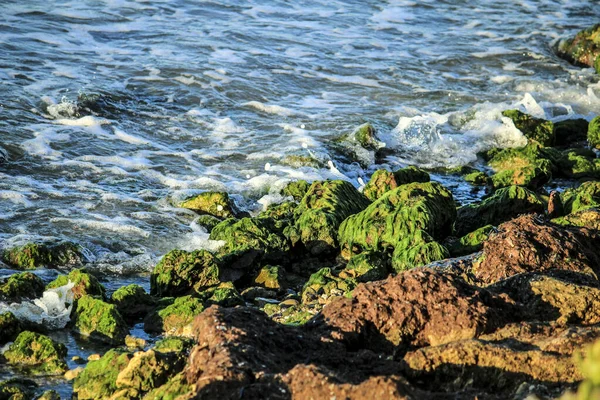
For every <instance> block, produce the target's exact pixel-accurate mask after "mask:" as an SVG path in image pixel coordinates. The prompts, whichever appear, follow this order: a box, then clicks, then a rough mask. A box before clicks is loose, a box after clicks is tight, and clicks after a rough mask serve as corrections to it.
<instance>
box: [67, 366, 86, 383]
mask: <svg viewBox="0 0 600 400" xmlns="http://www.w3.org/2000/svg"><path fill="white" fill-rule="evenodd" d="M81 372H83V367H77V368H74V369H70V370H68V371H67V372H65V375H64V378H65V379H66V380H68V381H72V380H74V379H75V378H77V377H78V376H79V374H80V373H81Z"/></svg>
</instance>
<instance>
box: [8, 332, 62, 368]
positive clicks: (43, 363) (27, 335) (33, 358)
mask: <svg viewBox="0 0 600 400" xmlns="http://www.w3.org/2000/svg"><path fill="white" fill-rule="evenodd" d="M66 355H67V348H66V347H65V345H63V344H62V343H57V342H55V341H53V340H52V339H50V338H49V337H47V336H44V335H41V334H39V333H35V332H30V331H24V332H21V333H20V334H19V336H17V338H16V339H15V341H14V342H13V343H12V344H11V345H10V346H9V348H8V350H7V351H5V352H4V358H5V359H6V361H7V362H8V363H9V364H11V365H15V366H18V367H21V368H25V369H27V371H28V372H29V373H33V374H41V375H56V374H62V373H64V372H65V371H66V370H68V368H67V363H66V362H65V356H66Z"/></svg>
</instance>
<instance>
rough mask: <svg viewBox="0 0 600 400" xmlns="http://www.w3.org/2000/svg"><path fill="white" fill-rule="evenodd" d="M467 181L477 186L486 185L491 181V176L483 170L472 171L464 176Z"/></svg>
mask: <svg viewBox="0 0 600 400" xmlns="http://www.w3.org/2000/svg"><path fill="white" fill-rule="evenodd" d="M464 178H465V181H467V182H469V183H470V184H472V185H475V186H485V185H488V184H489V183H490V178H489V177H488V176H487V175H486V174H485V173H484V172H481V171H475V172H471V173H469V174H466V175H465V176H464Z"/></svg>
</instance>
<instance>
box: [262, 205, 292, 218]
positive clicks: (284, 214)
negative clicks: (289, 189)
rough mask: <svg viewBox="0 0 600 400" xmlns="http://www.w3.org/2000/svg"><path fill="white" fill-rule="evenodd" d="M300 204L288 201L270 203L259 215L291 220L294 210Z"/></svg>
mask: <svg viewBox="0 0 600 400" xmlns="http://www.w3.org/2000/svg"><path fill="white" fill-rule="evenodd" d="M297 206H298V204H297V203H295V202H292V201H286V202H283V203H280V204H270V205H269V206H268V207H267V209H266V210H264V211H262V212H261V213H260V214H259V215H258V216H259V217H260V218H272V219H274V220H290V219H291V218H292V217H293V216H294V211H295V210H296V207H297Z"/></svg>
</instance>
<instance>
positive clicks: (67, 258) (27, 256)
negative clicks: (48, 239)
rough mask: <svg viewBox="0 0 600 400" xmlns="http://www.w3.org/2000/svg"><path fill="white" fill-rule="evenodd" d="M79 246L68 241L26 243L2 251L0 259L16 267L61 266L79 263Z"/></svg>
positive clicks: (80, 256)
mask: <svg viewBox="0 0 600 400" xmlns="http://www.w3.org/2000/svg"><path fill="white" fill-rule="evenodd" d="M83 259H84V257H83V254H82V253H81V248H80V247H79V246H78V245H76V244H74V243H70V242H63V243H58V244H43V243H28V244H25V245H23V246H17V247H13V248H11V249H8V250H5V251H4V252H3V253H2V261H4V262H5V263H7V264H8V265H10V266H12V267H14V268H17V269H35V268H38V267H43V266H46V267H51V268H55V267H61V266H71V265H77V264H81V263H82V262H83Z"/></svg>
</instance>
